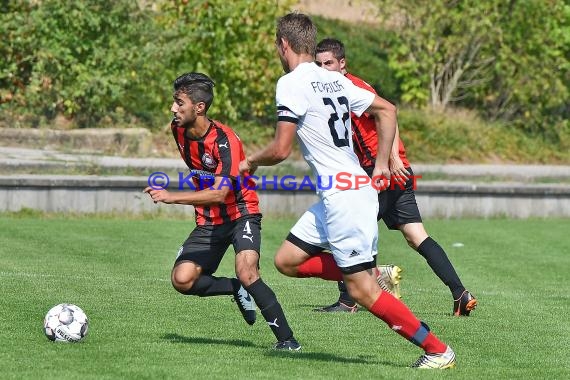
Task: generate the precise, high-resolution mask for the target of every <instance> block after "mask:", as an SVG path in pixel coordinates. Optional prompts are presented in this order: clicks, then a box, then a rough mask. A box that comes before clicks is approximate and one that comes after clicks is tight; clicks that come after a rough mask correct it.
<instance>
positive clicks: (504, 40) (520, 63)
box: [377, 0, 570, 142]
mask: <svg viewBox="0 0 570 380" xmlns="http://www.w3.org/2000/svg"><path fill="white" fill-rule="evenodd" d="M377 3H378V7H379V9H381V10H382V15H384V20H383V21H385V23H384V25H385V27H387V28H389V29H391V30H394V31H396V35H397V39H396V43H395V44H393V46H392V47H391V54H390V55H389V57H390V66H391V67H392V68H393V69H394V70H395V72H396V74H397V76H398V78H399V79H400V80H401V81H402V87H401V89H402V91H403V95H402V100H404V101H406V102H409V103H411V104H414V105H416V106H418V105H419V106H425V105H430V106H431V107H432V108H436V109H438V108H439V109H445V108H446V107H447V106H449V105H452V104H454V105H456V106H457V105H459V106H461V107H466V108H470V109H477V110H479V111H480V112H481V114H483V115H485V116H486V117H489V118H491V119H492V120H504V121H510V122H511V123H513V124H515V125H516V126H517V127H519V128H521V129H524V130H526V131H529V132H533V133H537V132H539V133H541V134H542V135H543V136H545V137H547V138H549V140H550V141H553V142H559V141H560V140H561V139H563V138H564V137H563V135H564V133H566V132H567V130H568V122H567V119H568V116H569V112H570V111H569V108H568V103H569V100H570V93H569V85H570V79H569V77H568V72H569V69H570V66H569V65H570V64H569V62H568V56H569V53H570V52H569V46H570V33H569V30H570V29H569V24H570V6H568V5H567V4H565V2H564V1H563V0H548V1H543V0H529V1H502V2H489V1H471V0H470V1H456V0H448V1H428V0H406V1H401V2H390V1H388V0H378V1H377ZM386 15H391V17H390V16H386Z"/></svg>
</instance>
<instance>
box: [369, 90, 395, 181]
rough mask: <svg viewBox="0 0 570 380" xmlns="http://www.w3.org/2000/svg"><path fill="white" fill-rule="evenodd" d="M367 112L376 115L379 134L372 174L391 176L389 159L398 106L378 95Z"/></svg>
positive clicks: (375, 119) (375, 120)
mask: <svg viewBox="0 0 570 380" xmlns="http://www.w3.org/2000/svg"><path fill="white" fill-rule="evenodd" d="M366 112H368V113H370V114H371V115H372V116H374V122H375V123H376V133H377V135H378V147H377V155H376V165H375V167H374V172H373V173H372V175H373V177H375V176H381V175H383V176H385V177H386V178H390V167H389V160H390V154H391V152H392V146H393V144H394V137H395V135H396V127H397V117H396V114H397V110H396V106H394V105H393V104H392V103H390V102H389V101H387V100H386V99H383V98H381V97H379V96H378V95H376V96H375V97H374V100H373V101H372V104H370V106H369V107H368V109H367V110H366Z"/></svg>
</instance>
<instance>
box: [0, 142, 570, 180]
mask: <svg viewBox="0 0 570 380" xmlns="http://www.w3.org/2000/svg"><path fill="white" fill-rule="evenodd" d="M289 163H290V162H289ZM88 165H97V166H100V167H103V168H129V167H130V168H139V169H149V170H159V169H169V170H184V169H185V166H184V163H183V162H182V160H181V159H179V158H125V157H117V156H98V155H90V154H71V153H63V152H59V151H54V150H38V149H25V148H11V147H0V167H2V166H4V167H8V168H11V169H12V168H13V169H14V171H17V169H18V168H19V167H30V166H38V167H54V168H57V167H63V168H65V167H73V166H78V167H81V166H88ZM297 165H298V166H299V167H306V164H305V163H304V162H296V163H295V166H297ZM412 167H413V168H414V171H415V172H416V174H421V173H442V174H444V175H447V176H454V175H456V176H459V177H462V178H465V177H469V176H474V177H481V176H492V177H508V178H511V179H513V180H524V179H529V178H540V177H549V178H561V179H568V178H570V165H481V164H476V165H465V164H459V165H457V164H452V165H432V164H413V165H412Z"/></svg>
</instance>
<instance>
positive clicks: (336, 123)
mask: <svg viewBox="0 0 570 380" xmlns="http://www.w3.org/2000/svg"><path fill="white" fill-rule="evenodd" d="M323 103H324V104H325V105H327V106H330V107H331V108H332V110H333V112H332V113H331V114H330V117H329V129H330V131H331V136H332V138H333V142H334V145H336V146H338V147H339V148H340V147H343V146H350V141H349V137H350V136H349V131H350V125H349V124H347V121H348V122H350V121H349V120H350V112H349V110H350V107H349V104H348V99H347V98H346V97H344V96H339V97H338V98H336V102H335V100H333V99H331V98H323ZM335 103H336V105H335ZM337 106H338V108H337ZM343 107H344V111H345V112H342V111H343ZM340 112H342V117H339V113H340ZM339 132H340V135H341V136H343V137H339Z"/></svg>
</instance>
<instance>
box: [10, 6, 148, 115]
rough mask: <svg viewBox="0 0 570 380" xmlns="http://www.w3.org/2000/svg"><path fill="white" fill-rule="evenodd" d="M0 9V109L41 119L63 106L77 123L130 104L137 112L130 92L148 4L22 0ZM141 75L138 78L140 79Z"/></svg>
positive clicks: (128, 108) (145, 33)
mask: <svg viewBox="0 0 570 380" xmlns="http://www.w3.org/2000/svg"><path fill="white" fill-rule="evenodd" d="M13 5H14V6H13V7H11V8H10V9H4V12H3V13H1V14H0V16H1V22H0V24H1V25H2V26H1V28H2V35H3V36H4V35H6V36H8V38H7V43H6V44H3V45H1V46H2V48H0V49H1V50H2V51H1V52H0V53H1V54H2V56H3V57H6V59H5V60H3V61H2V64H0V86H1V88H2V101H3V102H4V104H2V106H1V107H2V111H6V110H7V109H9V110H10V109H11V110H13V112H14V114H24V115H26V116H28V117H29V118H30V117H31V118H32V120H29V119H28V120H29V121H31V122H32V123H34V124H37V123H39V122H41V119H42V118H43V119H47V120H50V119H54V118H55V117H56V116H57V115H59V114H61V115H64V116H66V117H67V118H73V119H75V121H76V123H77V124H78V125H80V126H91V125H93V124H95V123H97V122H99V121H101V120H102V119H103V118H104V117H107V118H113V117H114V116H120V115H121V114H122V113H124V112H125V111H126V112H128V113H131V114H133V115H135V116H138V112H137V109H136V106H135V104H134V103H130V104H129V101H130V100H132V98H134V96H133V94H132V93H131V92H132V91H133V90H134V88H135V87H136V82H137V74H136V73H137V66H138V63H139V62H141V61H142V60H144V55H143V54H142V52H141V51H140V50H138V48H137V45H138V43H139V42H140V41H141V40H143V41H144V39H145V38H148V37H149V30H148V27H147V25H149V21H150V18H149V12H148V11H147V10H144V9H139V8H138V7H137V5H136V3H134V2H130V1H126V0H122V1H117V2H114V3H113V6H109V3H108V2H106V1H98V0H89V1H78V2H67V1H61V0H45V1H41V2H29V1H18V2H15V3H14V4H13ZM138 80H140V78H139V79H138Z"/></svg>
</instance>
